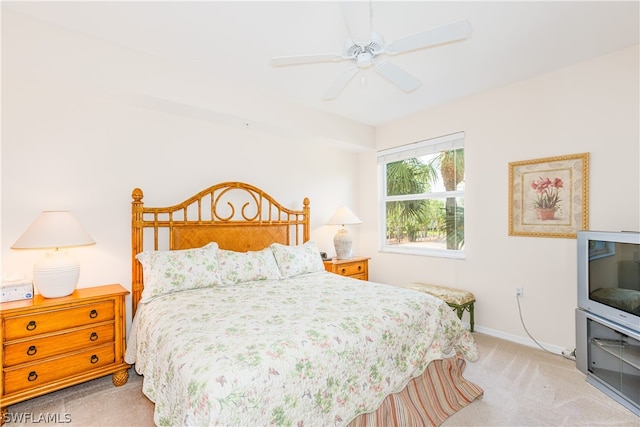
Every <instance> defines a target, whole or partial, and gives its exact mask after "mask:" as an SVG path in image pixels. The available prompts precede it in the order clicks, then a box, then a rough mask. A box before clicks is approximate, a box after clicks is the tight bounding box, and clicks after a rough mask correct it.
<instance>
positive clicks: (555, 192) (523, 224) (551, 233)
mask: <svg viewBox="0 0 640 427" xmlns="http://www.w3.org/2000/svg"><path fill="white" fill-rule="evenodd" d="M588 227H589V153H580V154H572V155H567V156H556V157H546V158H542V159H535V160H525V161H519V162H511V163H509V235H510V236H529V237H560V238H576V235H577V231H578V230H587V229H588Z"/></svg>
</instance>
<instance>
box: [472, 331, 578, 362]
mask: <svg viewBox="0 0 640 427" xmlns="http://www.w3.org/2000/svg"><path fill="white" fill-rule="evenodd" d="M474 329H475V331H476V332H480V333H482V334H485V335H490V336H492V337H496V338H501V339H503V340H506V341H511V342H514V343H517V344H522V345H526V346H528V347H534V348H537V349H539V348H540V347H539V346H538V344H536V343H535V342H534V341H533V340H532V339H531V338H529V337H526V338H524V337H521V336H518V335H512V334H508V333H506V332H502V331H497V330H495V329H491V328H485V327H484V326H478V325H475V327H474ZM538 342H539V343H540V345H542V346H543V347H544V348H545V349H546V350H548V351H550V352H551V353H554V354H557V355H560V356H562V355H563V351H565V350H572V349H565V348H562V347H558V346H557V345H553V344H547V343H544V342H540V340H538Z"/></svg>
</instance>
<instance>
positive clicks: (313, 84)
mask: <svg viewBox="0 0 640 427" xmlns="http://www.w3.org/2000/svg"><path fill="white" fill-rule="evenodd" d="M639 4H640V3H639V2H638V1H626V2H612V1H602V2H594V1H588V2H575V1H566V2H557V1H541V2H528V1H527V2H507V1H501V2H483V1H471V2H458V1H445V2H432V1H422V2H417V1H408V2H406V1H390V2H381V1H374V2H373V6H372V7H373V9H372V10H373V18H372V19H373V29H374V30H375V31H377V32H378V33H380V34H382V36H383V37H384V38H385V40H386V41H393V40H395V39H398V38H401V37H404V36H408V35H410V34H413V33H417V32H420V31H423V30H426V29H429V28H433V27H437V26H440V25H443V24H447V23H449V22H453V21H457V20H460V19H467V20H468V21H469V22H470V24H471V27H472V34H471V36H470V37H469V38H468V39H467V40H465V41H462V42H456V43H451V44H447V45H443V46H437V47H432V48H429V49H422V50H417V51H413V52H409V53H405V54H402V55H397V56H393V57H387V58H388V59H389V61H390V62H392V63H394V64H396V65H398V66H400V67H402V68H403V69H405V70H406V71H408V72H410V73H411V74H413V75H414V76H416V77H418V78H419V79H420V80H421V81H422V86H421V87H420V88H418V89H417V90H416V91H414V92H411V93H404V92H402V91H401V90H400V89H398V88H396V87H395V86H393V85H392V84H391V83H389V82H388V81H386V80H384V79H383V78H382V77H380V76H378V75H377V74H376V73H375V72H374V71H373V70H372V69H367V70H364V71H361V72H360V75H358V76H356V78H355V79H354V80H352V81H351V82H350V83H349V85H348V86H347V88H346V89H345V90H344V91H343V92H342V94H341V95H340V96H339V97H338V98H337V99H335V100H332V101H323V100H322V96H323V94H324V92H325V91H326V90H327V88H328V87H329V86H330V85H331V83H332V82H333V81H334V79H336V78H337V77H338V75H339V74H340V73H341V72H342V71H344V70H345V69H346V68H348V67H349V66H350V65H351V64H350V63H349V62H336V63H315V64H307V65H297V66H288V67H278V68H276V67H272V66H270V65H269V60H270V58H271V57H273V56H287V55H302V54H317V53H335V54H342V49H343V45H344V44H345V41H346V40H347V38H348V32H347V29H346V26H345V24H344V19H343V16H342V12H341V7H340V4H339V3H338V2H334V1H319V2H302V1H284V2H271V1H258V2H247V1H229V2H221V1H216V2H162V1H160V2H158V1H154V2H146V1H142V2H115V1H113V2H91V1H87V2H51V1H49V2H7V1H3V2H2V7H3V8H8V9H11V10H13V11H14V12H18V13H20V14H23V15H29V16H32V17H35V18H38V19H42V20H45V21H48V22H50V23H53V24H56V25H58V26H61V27H64V28H66V29H70V30H73V31H77V32H81V33H84V34H87V35H90V36H92V37H95V38H98V39H102V40H105V41H108V42H110V43H114V44H117V45H119V46H121V47H126V48H131V49H135V50H137V51H143V52H146V53H149V54H152V55H155V56H157V57H161V58H164V59H167V60H170V61H175V62H176V63H179V64H181V65H182V66H184V65H187V66H192V67H196V68H198V69H200V70H204V71H206V73H208V74H209V75H211V78H212V79H220V80H222V81H228V82H229V83H230V84H239V85H242V86H243V87H244V88H246V89H248V90H255V91H259V92H262V94H263V95H269V96H272V97H276V98H278V99H279V100H284V101H288V102H292V103H295V104H300V105H304V106H307V107H311V108H315V109H318V110H321V111H324V112H329V113H332V114H336V115H338V116H342V117H346V118H349V119H352V120H354V121H357V122H360V123H364V124H367V125H372V126H377V125H380V124H384V123H387V122H389V121H392V120H394V119H397V118H400V117H403V116H406V115H409V114H412V113H414V112H417V111H420V110H424V109H426V108H429V107H433V106H436V105H439V104H442V103H445V102H448V101H452V100H455V99H458V98H461V97H464V96H467V95H470V94H473V93H478V92H481V91H484V90H487V89H490V88H494V87H498V86H501V85H505V84H509V83H513V82H516V81H519V80H523V79H527V78H531V77H533V76H536V75H539V74H541V73H546V72H550V71H552V70H554V69H558V68H561V67H565V66H568V65H571V64H574V63H576V62H580V61H583V60H586V59H589V58H592V57H595V56H599V55H602V54H605V53H608V52H612V51H615V50H618V49H621V48H625V47H628V46H631V45H634V44H638V35H639V32H640V31H639V29H640V25H639V21H640V19H639ZM362 77H364V85H363V84H362Z"/></svg>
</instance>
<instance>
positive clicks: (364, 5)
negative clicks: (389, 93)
mask: <svg viewBox="0 0 640 427" xmlns="http://www.w3.org/2000/svg"><path fill="white" fill-rule="evenodd" d="M341 5H342V12H343V16H344V19H345V23H346V26H347V29H348V31H349V35H350V38H349V39H348V40H347V41H346V43H345V47H344V53H343V54H342V55H338V54H312V55H298V56H276V57H273V58H271V65H273V66H276V67H278V66H288V65H300V64H311V63H316V62H338V61H352V62H353V63H354V65H353V66H351V67H349V68H347V69H346V70H345V71H343V72H342V74H340V75H339V76H338V78H337V79H336V80H335V81H334V82H333V84H332V85H331V86H330V87H329V89H328V90H327V91H326V92H325V94H324V97H323V99H324V100H331V99H335V98H337V97H338V95H340V92H342V90H343V89H344V88H345V87H346V86H347V84H348V83H349V81H351V79H352V78H353V77H354V76H355V75H356V74H357V73H358V71H360V70H364V69H367V68H369V67H371V66H373V68H374V70H375V71H376V72H377V73H378V74H380V75H381V76H382V77H384V78H386V79H387V80H389V81H390V82H391V83H393V84H395V85H396V86H397V87H399V88H400V89H402V90H404V91H405V92H411V91H414V90H416V89H417V88H418V87H419V86H420V84H421V82H420V80H418V79H417V78H416V77H414V76H413V75H411V74H409V73H408V72H406V71H405V70H403V69H402V68H400V67H398V66H396V65H394V64H392V63H391V62H389V61H387V60H385V59H382V58H381V56H383V55H397V54H401V53H405V52H410V51H413V50H418V49H424V48H428V47H433V46H437V45H442V44H445V43H450V42H454V41H459V40H463V39H466V38H467V37H468V36H469V35H470V34H471V25H470V24H469V22H468V21H467V20H460V21H456V22H452V23H450V24H446V25H443V26H440V27H436V28H431V29H428V30H426V31H422V32H420V33H417V34H413V35H410V36H407V37H403V38H400V39H397V40H395V41H392V42H390V43H385V41H384V38H383V37H382V36H381V35H380V34H378V33H376V32H374V31H372V29H371V21H372V15H373V11H372V7H371V2H370V1H368V2H361V1H342V2H341ZM364 17H366V18H367V19H363V18H364Z"/></svg>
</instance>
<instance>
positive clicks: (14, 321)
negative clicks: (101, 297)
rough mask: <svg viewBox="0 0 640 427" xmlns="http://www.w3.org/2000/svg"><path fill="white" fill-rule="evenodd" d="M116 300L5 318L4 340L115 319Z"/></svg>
mask: <svg viewBox="0 0 640 427" xmlns="http://www.w3.org/2000/svg"><path fill="white" fill-rule="evenodd" d="M114 312H115V310H114V301H112V300H110V301H103V302H99V303H95V304H87V305H80V306H76V307H72V308H66V309H60V310H52V311H41V312H38V313H33V314H26V315H22V316H15V317H7V318H5V319H4V325H3V327H4V340H5V342H6V341H11V340H14V339H18V338H26V337H33V336H36V335H40V334H45V333H49V332H57V331H62V330H64V329H69V328H74V327H77V326H83V325H89V324H92V323H98V322H104V321H107V320H113V319H114Z"/></svg>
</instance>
